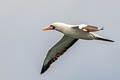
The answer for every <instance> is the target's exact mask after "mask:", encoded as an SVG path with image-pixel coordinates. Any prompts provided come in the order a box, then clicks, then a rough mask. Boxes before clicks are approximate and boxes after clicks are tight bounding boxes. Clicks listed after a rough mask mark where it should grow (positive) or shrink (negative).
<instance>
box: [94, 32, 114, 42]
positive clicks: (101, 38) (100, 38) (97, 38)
mask: <svg viewBox="0 0 120 80" xmlns="http://www.w3.org/2000/svg"><path fill="white" fill-rule="evenodd" d="M92 35H93V36H94V37H95V40H102V41H108V42H114V41H113V40H110V39H106V38H104V37H102V36H99V35H97V34H95V33H92Z"/></svg>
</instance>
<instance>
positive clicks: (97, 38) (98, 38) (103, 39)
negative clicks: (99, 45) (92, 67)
mask: <svg viewBox="0 0 120 80" xmlns="http://www.w3.org/2000/svg"><path fill="white" fill-rule="evenodd" d="M95 39H96V40H102V41H108V42H115V41H113V40H110V39H105V38H100V37H96V38H95Z"/></svg>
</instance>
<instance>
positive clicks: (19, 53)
mask: <svg viewBox="0 0 120 80" xmlns="http://www.w3.org/2000/svg"><path fill="white" fill-rule="evenodd" d="M119 3H120V1H119V0H1V1H0V80H120V37H119V34H120V31H119V30H120V5H119ZM54 22H64V23H68V24H89V25H95V26H99V27H104V30H103V31H99V32H96V33H97V34H99V35H101V36H104V37H106V38H108V39H112V40H114V41H115V42H114V43H110V42H104V41H97V40H91V41H87V40H79V41H77V43H75V44H74V45H73V46H72V47H71V48H70V49H69V50H68V51H67V52H65V54H64V55H63V56H61V57H60V58H59V59H58V60H57V61H56V62H55V63H53V64H52V65H51V67H50V68H49V69H48V70H47V71H46V72H45V73H44V74H43V75H40V71H41V68H42V64H43V61H44V58H45V56H46V54H47V51H48V49H50V48H51V47H52V46H53V45H54V44H55V43H56V42H58V41H59V40H60V39H61V37H62V36H63V34H61V33H59V32H56V31H46V32H43V31H41V28H43V27H45V26H48V25H50V24H52V23H54Z"/></svg>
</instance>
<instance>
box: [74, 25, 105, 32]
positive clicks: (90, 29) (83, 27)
mask: <svg viewBox="0 0 120 80" xmlns="http://www.w3.org/2000/svg"><path fill="white" fill-rule="evenodd" d="M72 28H74V29H81V30H83V31H87V32H95V31H99V30H103V27H102V28H100V29H99V28H98V27H97V26H91V25H78V26H73V27H72Z"/></svg>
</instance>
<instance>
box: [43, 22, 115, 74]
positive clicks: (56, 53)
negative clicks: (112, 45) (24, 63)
mask: <svg viewBox="0 0 120 80" xmlns="http://www.w3.org/2000/svg"><path fill="white" fill-rule="evenodd" d="M42 30H43V31H45V30H56V31H59V32H62V33H63V34H64V36H63V38H62V39H61V40H60V41H59V42H58V43H57V44H55V45H54V46H53V47H52V48H51V49H50V50H49V51H48V54H47V56H46V58H45V60H44V63H43V67H42V70H41V74H42V73H44V72H45V71H46V70H47V69H48V68H49V67H50V65H51V64H52V63H53V62H54V61H56V60H57V59H58V57H60V56H61V55H62V54H63V53H64V52H65V51H67V49H68V48H70V47H71V46H72V45H73V44H74V43H75V42H76V41H77V40H78V39H84V40H102V41H108V42H114V41H113V40H109V39H106V38H104V37H101V36H99V35H97V34H95V33H93V32H95V31H100V30H103V28H101V29H98V27H96V26H91V25H85V24H80V25H69V24H65V23H61V22H56V23H53V24H51V25H50V26H48V27H45V28H43V29H42Z"/></svg>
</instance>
